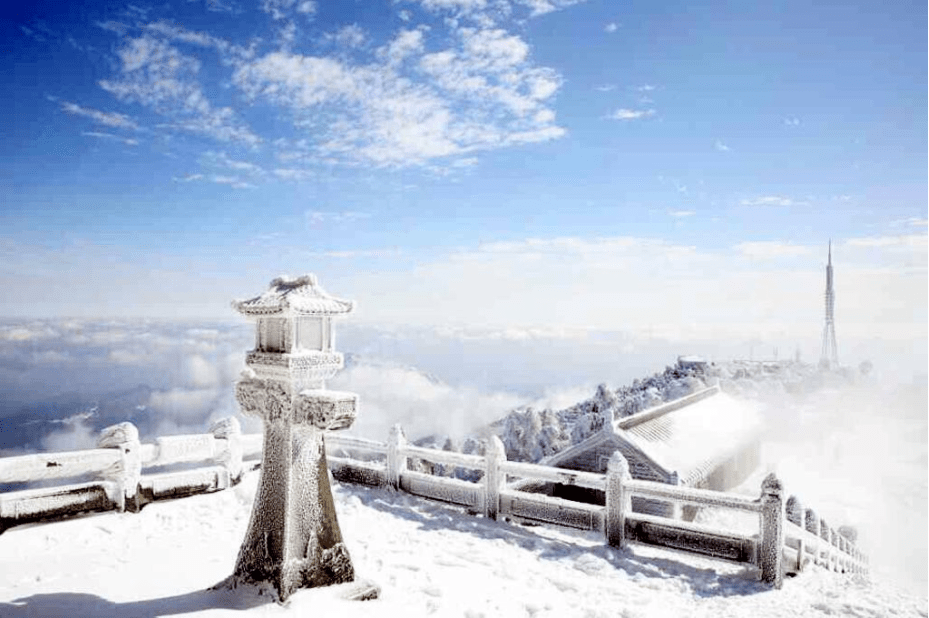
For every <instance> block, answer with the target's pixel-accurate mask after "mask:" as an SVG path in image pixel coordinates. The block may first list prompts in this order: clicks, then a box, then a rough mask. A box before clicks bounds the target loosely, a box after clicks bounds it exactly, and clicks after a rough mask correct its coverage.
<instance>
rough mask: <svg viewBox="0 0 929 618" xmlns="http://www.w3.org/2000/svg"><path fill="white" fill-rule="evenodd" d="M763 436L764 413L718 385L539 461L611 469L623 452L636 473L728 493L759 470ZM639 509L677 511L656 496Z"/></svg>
mask: <svg viewBox="0 0 929 618" xmlns="http://www.w3.org/2000/svg"><path fill="white" fill-rule="evenodd" d="M760 434H761V418H760V415H759V413H758V411H757V410H756V409H755V407H753V406H752V405H751V404H749V403H748V402H744V401H740V400H737V399H734V398H733V397H731V396H729V395H726V394H725V393H722V392H721V391H720V390H719V387H718V386H713V387H710V388H708V389H706V390H702V391H699V392H697V393H694V394H691V395H688V396H686V397H683V398H681V399H678V400H675V401H671V402H668V403H665V404H663V405H660V406H657V407H655V408H651V409H648V410H643V411H641V412H638V413H636V414H633V415H632V416H627V417H625V418H620V419H617V420H614V421H613V422H612V423H605V425H604V428H603V430H601V431H599V432H598V433H596V434H594V435H593V436H591V437H589V438H587V439H586V440H584V441H583V442H579V443H578V444H575V445H574V446H572V447H570V448H567V449H565V450H563V451H560V452H558V453H556V454H554V455H552V456H550V457H547V458H545V459H543V460H542V461H540V462H539V463H540V464H542V465H548V466H554V467H558V468H565V469H570V470H585V471H588V472H596V473H604V472H605V471H606V465H607V462H608V461H609V459H610V456H611V455H612V454H613V453H614V452H615V451H617V450H618V451H619V452H621V453H622V454H623V456H624V457H625V458H626V460H627V461H628V462H629V471H630V473H631V475H632V477H633V478H635V479H642V480H649V481H657V482H661V483H669V484H674V485H684V486H687V487H698V488H705V489H715V490H720V491H722V490H727V489H731V488H732V487H734V486H736V485H738V484H739V483H741V482H742V481H743V480H745V478H746V477H747V476H748V475H749V474H750V473H751V472H752V471H754V470H755V468H756V467H757V465H758V454H759V453H758V451H759V444H760ZM548 490H549V491H551V493H552V494H553V495H556V496H559V497H563V498H569V499H580V500H583V501H599V500H600V499H602V498H601V497H600V496H596V495H592V494H591V493H590V491H589V490H583V489H581V488H576V487H568V486H563V485H562V486H558V485H556V486H552V487H549V488H548ZM582 494H583V495H582ZM632 507H633V510H635V511H640V512H649V513H653V514H664V515H667V514H669V512H668V511H669V509H668V508H667V507H668V505H667V504H665V503H656V502H655V501H649V500H644V499H638V498H637V499H635V500H634V501H633V505H632ZM685 514H686V511H685Z"/></svg>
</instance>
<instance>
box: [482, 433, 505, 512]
mask: <svg viewBox="0 0 929 618" xmlns="http://www.w3.org/2000/svg"><path fill="white" fill-rule="evenodd" d="M484 459H485V461H486V462H487V467H486V468H485V469H484V517H487V518H488V519H497V516H498V515H499V514H500V490H501V489H503V487H504V486H505V485H506V474H504V472H503V470H501V469H500V467H501V464H502V463H503V462H505V461H506V449H505V448H504V446H503V442H501V441H500V438H499V437H497V436H496V435H492V436H490V439H489V440H487V449H486V450H485V452H484Z"/></svg>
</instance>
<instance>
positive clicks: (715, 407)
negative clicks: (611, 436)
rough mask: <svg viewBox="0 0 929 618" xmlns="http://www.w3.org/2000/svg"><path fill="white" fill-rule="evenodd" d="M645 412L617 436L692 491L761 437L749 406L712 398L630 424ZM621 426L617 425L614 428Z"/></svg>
mask: <svg viewBox="0 0 929 618" xmlns="http://www.w3.org/2000/svg"><path fill="white" fill-rule="evenodd" d="M648 414H649V412H648V411H647V410H646V411H644V412H640V413H639V414H637V415H634V416H633V417H629V418H626V419H622V421H621V423H622V425H621V426H622V427H623V428H619V429H617V431H616V433H617V435H618V436H620V437H622V438H624V439H625V440H626V441H628V442H629V443H630V444H632V445H634V446H635V447H636V448H638V449H639V450H641V451H642V452H643V453H645V454H646V455H648V456H649V458H651V459H652V460H653V461H654V462H655V463H657V464H659V465H660V466H661V467H662V468H664V469H665V470H668V471H669V472H677V473H678V475H679V478H680V480H681V482H682V483H684V484H685V485H691V484H693V483H694V482H695V481H696V480H698V479H701V478H704V477H705V476H707V475H708V474H709V473H710V472H712V471H713V469H714V468H716V467H717V466H718V465H719V464H720V463H722V462H723V461H725V460H726V459H727V458H728V457H730V456H731V455H732V453H734V452H735V451H736V450H738V449H739V448H741V447H742V446H744V445H746V444H747V443H748V442H749V441H751V440H754V439H757V437H758V435H759V432H760V431H761V416H760V414H759V412H758V410H757V408H756V407H755V406H754V405H752V404H751V403H749V402H746V401H740V400H738V399H735V398H733V397H730V396H729V395H726V394H725V393H717V394H715V395H713V396H712V397H707V398H706V399H702V400H700V401H697V402H695V403H692V404H690V405H687V406H683V407H680V408H676V409H671V410H669V411H668V412H666V413H665V414H660V415H656V416H652V417H650V418H647V419H646V420H644V421H642V422H640V423H630V422H629V421H631V420H632V419H634V418H635V417H636V416H640V415H642V416H644V415H648ZM618 424H620V423H618Z"/></svg>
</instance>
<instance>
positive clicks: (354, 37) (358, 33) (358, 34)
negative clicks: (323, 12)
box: [328, 24, 366, 47]
mask: <svg viewBox="0 0 929 618" xmlns="http://www.w3.org/2000/svg"><path fill="white" fill-rule="evenodd" d="M328 37H329V38H331V39H332V40H333V41H335V43H336V44H337V45H342V46H344V47H361V46H362V45H363V44H364V42H365V39H366V37H365V32H364V30H362V29H361V27H360V26H358V24H351V25H349V26H345V27H343V28H340V29H339V31H338V32H336V33H335V34H331V35H328Z"/></svg>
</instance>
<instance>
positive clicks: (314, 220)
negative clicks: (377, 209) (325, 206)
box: [305, 210, 371, 225]
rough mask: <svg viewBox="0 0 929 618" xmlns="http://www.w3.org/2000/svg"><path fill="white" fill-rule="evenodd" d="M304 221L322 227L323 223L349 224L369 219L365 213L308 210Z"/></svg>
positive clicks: (368, 215)
mask: <svg viewBox="0 0 929 618" xmlns="http://www.w3.org/2000/svg"><path fill="white" fill-rule="evenodd" d="M305 216H306V221H307V223H308V224H310V225H322V224H323V223H327V222H332V223H351V222H352V221H359V220H361V219H368V218H370V217H371V215H370V214H369V213H366V212H356V211H352V210H347V211H342V212H324V211H320V210H308V211H307V212H306V215H305Z"/></svg>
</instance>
